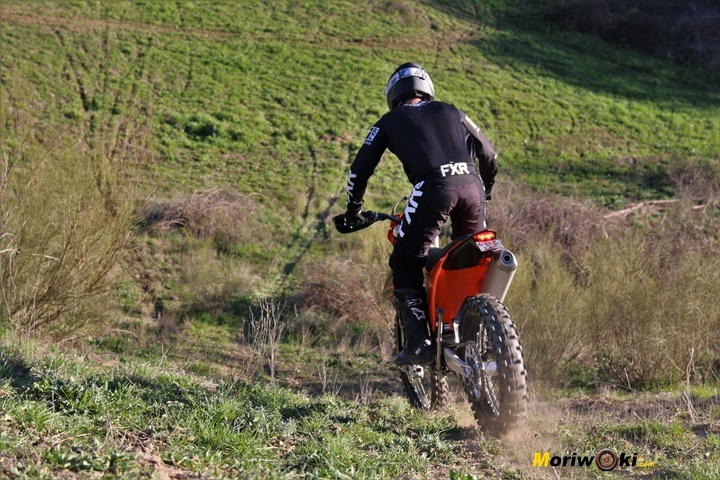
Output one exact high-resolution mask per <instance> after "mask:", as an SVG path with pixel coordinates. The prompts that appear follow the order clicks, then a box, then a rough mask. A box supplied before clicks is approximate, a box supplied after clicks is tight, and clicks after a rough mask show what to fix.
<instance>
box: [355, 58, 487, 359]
mask: <svg viewBox="0 0 720 480" xmlns="http://www.w3.org/2000/svg"><path fill="white" fill-rule="evenodd" d="M385 96H386V99H387V104H388V107H389V108H390V111H389V112H387V113H386V114H385V115H383V117H382V118H380V120H378V121H377V122H376V123H375V125H373V127H372V128H371V129H370V132H369V133H368V135H367V137H366V138H365V141H364V143H363V145H362V146H361V147H360V149H359V151H358V153H357V155H356V157H355V159H354V161H353V162H352V165H351V166H350V173H349V176H348V183H347V194H348V197H347V211H346V212H345V215H344V222H345V225H346V226H347V227H348V228H354V227H358V228H362V225H363V224H365V223H367V220H366V219H365V218H364V217H363V214H362V205H363V196H364V194H365V189H366V187H367V183H368V180H369V178H370V176H371V175H372V174H373V172H374V171H375V167H376V166H377V165H378V163H379V162H380V159H381V157H382V155H383V153H384V152H385V150H386V149H389V150H390V151H391V152H392V153H394V154H395V155H396V156H397V157H398V159H399V160H400V162H401V163H402V165H403V168H404V170H405V173H406V175H407V177H408V180H410V182H411V183H412V185H413V190H412V193H411V195H410V199H409V200H408V204H407V207H406V209H405V214H404V216H403V218H402V222H401V223H400V225H399V229H398V230H397V232H398V233H399V236H398V237H397V239H396V242H395V247H394V249H393V252H392V255H391V256H390V261H389V265H390V268H391V269H392V273H393V286H394V295H395V305H396V307H397V308H398V309H399V311H400V317H401V322H402V328H403V332H404V334H405V338H406V339H407V342H406V345H405V348H404V349H403V351H402V352H400V353H399V354H398V355H397V356H396V357H395V363H396V364H397V365H414V364H422V363H428V362H430V361H431V360H432V358H433V352H432V348H431V346H430V345H431V342H430V337H429V334H428V325H427V320H426V319H427V307H426V306H427V299H426V298H425V297H426V295H425V290H424V288H423V281H424V274H423V268H424V266H425V262H426V259H427V254H428V250H429V249H430V246H431V245H432V242H433V240H434V239H435V237H437V235H438V234H439V233H440V230H441V228H442V225H443V224H444V223H445V221H446V220H447V219H448V217H449V218H450V220H451V225H452V237H453V238H456V237H458V236H460V235H464V234H467V233H475V232H476V231H477V230H479V229H481V228H483V227H484V226H485V219H484V212H485V202H486V199H487V200H489V199H490V192H491V190H492V187H493V183H494V181H495V175H496V173H497V154H496V153H495V150H494V149H493V147H492V145H491V144H490V142H489V141H488V139H487V138H486V137H485V135H484V134H483V133H482V132H481V131H480V129H479V128H478V127H477V125H475V123H473V122H472V121H471V120H470V119H469V118H468V116H467V115H466V114H465V113H464V112H463V111H461V110H459V109H458V108H456V107H455V106H454V105H451V104H448V103H443V102H439V101H436V100H434V97H435V89H434V87H433V83H432V81H431V80H430V76H429V75H428V73H427V72H426V71H425V69H424V68H423V67H421V66H420V65H418V64H417V63H404V64H402V65H400V66H399V67H397V68H396V69H395V71H394V72H393V73H392V75H391V76H390V79H389V80H388V83H387V87H386V89H385ZM475 158H477V165H476V163H475Z"/></svg>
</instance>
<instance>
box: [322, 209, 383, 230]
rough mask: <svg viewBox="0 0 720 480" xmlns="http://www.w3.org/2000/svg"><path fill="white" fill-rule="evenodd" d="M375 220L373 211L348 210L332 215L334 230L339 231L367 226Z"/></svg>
mask: <svg viewBox="0 0 720 480" xmlns="http://www.w3.org/2000/svg"><path fill="white" fill-rule="evenodd" d="M376 221H377V214H376V213H374V212H360V211H357V212H352V211H351V210H350V209H349V208H348V211H347V212H345V213H344V214H342V215H336V216H334V217H333V224H334V225H335V230H337V231H338V232H340V233H352V232H357V231H358V230H362V229H363V228H367V227H369V226H370V225H372V224H373V223H375V222H376Z"/></svg>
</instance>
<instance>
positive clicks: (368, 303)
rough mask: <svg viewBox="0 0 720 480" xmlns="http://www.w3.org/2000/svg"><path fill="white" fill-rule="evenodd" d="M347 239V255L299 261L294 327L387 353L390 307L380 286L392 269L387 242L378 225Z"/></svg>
mask: <svg viewBox="0 0 720 480" xmlns="http://www.w3.org/2000/svg"><path fill="white" fill-rule="evenodd" d="M345 239H347V241H349V245H345V248H347V250H348V251H349V252H350V253H349V254H347V257H345V258H343V257H340V256H328V257H327V258H324V259H321V260H310V261H307V262H305V263H304V264H303V265H302V267H301V268H302V278H304V279H305V280H304V282H303V289H302V291H301V292H300V293H299V294H298V295H296V297H295V298H294V299H293V302H294V303H295V304H296V305H297V306H298V307H299V308H300V309H301V310H302V314H301V317H300V319H299V320H300V322H299V324H298V325H299V326H304V327H305V328H307V329H310V331H311V333H312V334H313V335H314V336H315V337H316V338H322V339H329V340H330V341H334V342H335V343H336V344H337V345H340V346H343V345H353V347H354V348H357V347H360V348H363V349H371V350H376V349H379V351H381V352H385V351H388V350H389V348H388V344H391V343H392V338H393V333H392V326H393V321H394V320H393V319H394V310H393V307H392V304H391V302H390V300H389V299H387V298H384V297H383V296H382V288H383V285H384V282H385V279H386V277H387V275H388V272H389V271H390V269H389V267H388V266H387V257H388V255H389V253H390V245H389V244H387V245H385V244H386V243H387V241H386V240H385V239H384V232H383V231H381V230H380V227H379V226H378V227H374V228H372V229H368V231H365V232H359V233H358V234H354V235H353V236H352V237H349V238H348V237H345ZM341 255H342V254H341ZM305 320H307V321H305Z"/></svg>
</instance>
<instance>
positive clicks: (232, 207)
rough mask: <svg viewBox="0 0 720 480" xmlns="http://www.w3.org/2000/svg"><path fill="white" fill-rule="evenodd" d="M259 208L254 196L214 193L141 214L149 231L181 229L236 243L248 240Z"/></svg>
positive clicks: (200, 193)
mask: <svg viewBox="0 0 720 480" xmlns="http://www.w3.org/2000/svg"><path fill="white" fill-rule="evenodd" d="M258 208H259V204H258V203H257V202H256V201H255V199H254V197H253V195H243V194H239V193H236V192H229V191H226V190H214V191H211V192H196V193H194V194H193V195H191V196H190V197H187V198H181V199H177V200H172V201H168V202H164V203H159V204H156V205H153V206H151V207H150V208H148V209H147V210H146V211H145V214H144V215H145V223H146V225H147V228H148V229H149V230H150V231H159V232H164V231H168V230H182V231H186V232H189V233H191V234H192V235H195V236H196V237H198V238H215V239H217V240H220V241H224V242H238V241H241V240H244V239H248V238H249V236H248V235H250V233H249V231H252V228H250V227H249V225H255V224H256V222H254V220H253V219H254V217H255V215H256V214H257V211H258Z"/></svg>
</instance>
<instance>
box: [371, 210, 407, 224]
mask: <svg viewBox="0 0 720 480" xmlns="http://www.w3.org/2000/svg"><path fill="white" fill-rule="evenodd" d="M370 214H372V215H373V222H377V221H379V220H390V221H391V222H393V223H400V219H399V218H398V217H396V216H394V215H389V214H387V213H383V212H363V215H366V216H367V215H370Z"/></svg>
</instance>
